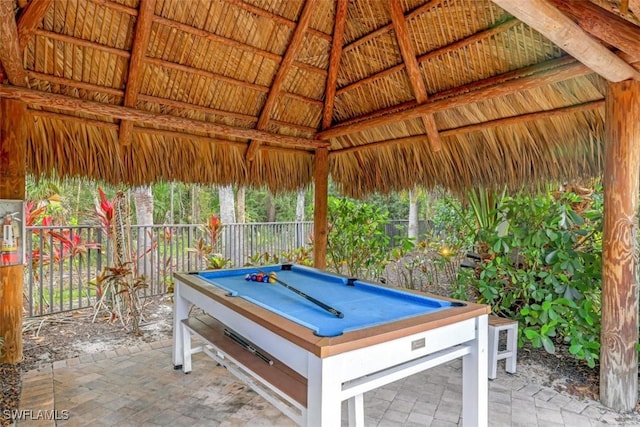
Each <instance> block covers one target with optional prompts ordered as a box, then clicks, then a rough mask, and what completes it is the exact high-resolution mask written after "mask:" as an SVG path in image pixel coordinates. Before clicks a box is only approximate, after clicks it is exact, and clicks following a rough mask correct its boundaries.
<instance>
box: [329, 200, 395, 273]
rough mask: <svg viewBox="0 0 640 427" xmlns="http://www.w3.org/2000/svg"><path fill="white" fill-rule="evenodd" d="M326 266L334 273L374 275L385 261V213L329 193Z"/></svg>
mask: <svg viewBox="0 0 640 427" xmlns="http://www.w3.org/2000/svg"><path fill="white" fill-rule="evenodd" d="M328 207H329V209H328V222H329V237H328V242H327V266H328V268H330V269H332V270H334V271H335V272H337V273H343V274H348V275H350V276H353V277H359V278H369V279H377V278H378V277H379V276H380V274H381V273H382V271H383V270H384V266H385V265H386V263H387V262H388V257H389V242H390V238H389V236H387V235H386V233H385V231H384V225H385V224H387V223H388V222H389V218H388V214H387V213H384V212H383V211H382V209H381V208H379V207H377V206H374V205H372V204H368V203H362V202H355V201H353V200H351V199H347V198H343V199H338V198H335V197H329V206H328Z"/></svg>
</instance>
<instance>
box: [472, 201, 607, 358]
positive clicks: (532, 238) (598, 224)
mask: <svg viewBox="0 0 640 427" xmlns="http://www.w3.org/2000/svg"><path fill="white" fill-rule="evenodd" d="M497 210H498V211H499V214H500V216H501V217H502V218H503V223H502V224H501V225H502V226H503V227H504V226H506V228H503V229H502V230H501V232H500V233H498V232H496V229H486V228H485V229H481V230H480V231H479V234H478V239H479V241H480V242H481V243H483V245H482V247H485V248H487V253H485V254H483V257H484V261H483V263H482V265H481V268H480V273H479V275H478V277H477V280H476V282H475V283H476V286H477V288H478V291H479V293H480V295H481V299H482V301H483V302H485V303H488V304H491V306H492V307H493V310H494V311H495V312H497V313H499V314H502V315H504V316H507V317H511V318H514V319H517V320H519V321H520V324H521V328H520V331H521V334H520V341H521V343H522V342H523V341H524V340H528V341H530V342H531V343H532V345H533V346H535V347H540V346H542V347H544V348H545V350H546V351H547V352H549V353H553V352H554V351H555V344H556V343H558V342H563V343H565V344H568V345H569V346H570V347H569V351H570V352H571V353H572V354H574V355H576V357H577V358H579V359H584V360H586V361H587V363H588V364H589V366H592V367H593V366H595V360H596V359H597V358H598V356H599V350H600V344H599V338H600V288H601V254H602V245H601V237H602V232H601V230H602V221H601V212H602V207H601V200H599V199H598V198H596V199H595V200H590V199H585V198H583V197H581V196H579V195H577V194H575V193H564V194H561V195H555V196H554V195H551V194H545V195H538V196H526V195H521V196H518V197H505V198H503V199H502V200H501V203H500V204H499V206H498V207H497Z"/></svg>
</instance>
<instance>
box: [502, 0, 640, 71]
mask: <svg viewBox="0 0 640 427" xmlns="http://www.w3.org/2000/svg"><path fill="white" fill-rule="evenodd" d="M492 1H493V2H494V3H495V4H497V5H498V6H500V7H501V8H503V9H504V10H506V11H507V12H509V13H510V14H512V15H513V16H515V17H516V18H518V19H519V20H521V21H522V22H524V23H526V24H527V25H529V26H530V27H532V28H534V29H535V30H537V31H538V32H540V33H541V34H542V35H543V36H545V37H546V38H548V39H549V40H551V41H552V42H553V43H555V44H556V45H557V46H558V47H560V48H561V49H562V50H564V51H565V52H567V53H568V54H569V55H571V56H573V57H574V58H576V59H577V60H578V61H580V62H582V63H583V64H585V65H586V66H587V67H589V68H590V69H591V70H593V71H594V72H596V73H597V74H599V75H600V76H602V77H603V78H605V79H607V80H609V81H611V82H620V81H623V80H627V79H636V80H640V73H638V71H636V70H635V69H634V68H633V67H631V66H630V65H629V64H627V63H626V62H624V61H623V60H621V59H620V58H618V57H617V56H616V55H615V54H614V53H613V52H611V51H610V50H609V49H607V48H606V47H604V46H603V45H602V44H600V43H599V42H598V41H597V40H595V39H594V38H592V37H591V36H590V35H589V34H587V33H586V32H585V31H584V30H583V29H582V28H580V27H579V26H578V25H577V24H576V23H575V22H573V21H572V20H571V19H570V18H568V17H567V16H565V15H564V14H563V13H562V12H560V11H559V10H558V9H557V8H555V7H554V6H553V5H552V4H551V3H549V2H548V1H547V0H527V1H522V0H492Z"/></svg>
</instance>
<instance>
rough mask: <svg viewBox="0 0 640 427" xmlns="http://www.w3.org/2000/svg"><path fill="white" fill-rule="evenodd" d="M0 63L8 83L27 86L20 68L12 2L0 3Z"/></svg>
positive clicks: (3, 1)
mask: <svg viewBox="0 0 640 427" xmlns="http://www.w3.org/2000/svg"><path fill="white" fill-rule="evenodd" d="M0 40H2V43H0V63H2V67H3V68H4V72H5V75H6V76H7V78H8V79H9V82H10V83H11V84H12V85H15V86H26V85H27V73H26V72H25V71H24V68H23V67H22V53H21V52H22V50H21V49H20V44H19V42H18V28H17V26H16V19H15V15H14V11H13V1H8V0H1V1H0Z"/></svg>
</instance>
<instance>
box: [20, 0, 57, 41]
mask: <svg viewBox="0 0 640 427" xmlns="http://www.w3.org/2000/svg"><path fill="white" fill-rule="evenodd" d="M51 3H53V0H31V1H30V2H29V3H28V4H27V7H26V8H25V9H24V11H23V12H22V14H21V15H20V17H19V18H18V41H19V43H20V47H21V48H22V49H24V48H25V47H26V46H27V42H28V41H29V38H30V37H31V36H32V35H33V31H34V30H35V29H36V27H37V26H38V25H39V24H40V23H41V22H42V19H43V18H44V14H45V13H47V10H49V6H51Z"/></svg>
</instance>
